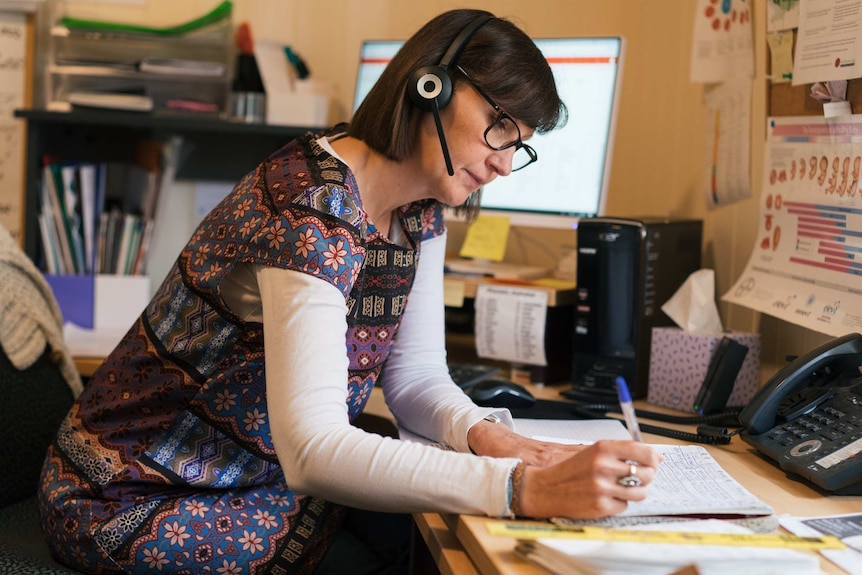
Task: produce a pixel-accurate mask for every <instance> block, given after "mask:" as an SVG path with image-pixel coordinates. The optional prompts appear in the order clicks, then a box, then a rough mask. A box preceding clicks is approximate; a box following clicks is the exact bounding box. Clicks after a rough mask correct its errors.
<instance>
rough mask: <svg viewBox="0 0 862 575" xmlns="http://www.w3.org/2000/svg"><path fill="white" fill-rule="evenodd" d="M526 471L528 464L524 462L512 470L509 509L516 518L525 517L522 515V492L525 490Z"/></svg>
mask: <svg viewBox="0 0 862 575" xmlns="http://www.w3.org/2000/svg"><path fill="white" fill-rule="evenodd" d="M526 469H527V464H526V463H525V462H523V461H522V462H521V463H519V464H518V465H516V466H515V468H514V469H512V474H511V475H510V476H509V485H510V486H511V489H512V497H511V499H510V500H509V509H510V510H511V511H512V515H514V516H515V517H521V516H523V513H521V492H522V491H523V490H524V471H526Z"/></svg>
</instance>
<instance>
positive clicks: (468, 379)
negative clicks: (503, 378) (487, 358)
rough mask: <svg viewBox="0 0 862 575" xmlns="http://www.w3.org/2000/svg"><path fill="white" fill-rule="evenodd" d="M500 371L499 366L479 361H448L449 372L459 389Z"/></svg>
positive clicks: (469, 386)
mask: <svg viewBox="0 0 862 575" xmlns="http://www.w3.org/2000/svg"><path fill="white" fill-rule="evenodd" d="M498 373H500V368H499V367H494V366H493V365H486V364H481V363H466V362H450V363H449V374H450V375H451V376H452V380H453V381H454V382H455V383H457V384H458V387H460V388H461V389H469V388H471V387H473V386H474V385H476V384H477V383H479V382H480V381H485V380H486V379H489V378H491V377H493V376H495V375H497V374H498Z"/></svg>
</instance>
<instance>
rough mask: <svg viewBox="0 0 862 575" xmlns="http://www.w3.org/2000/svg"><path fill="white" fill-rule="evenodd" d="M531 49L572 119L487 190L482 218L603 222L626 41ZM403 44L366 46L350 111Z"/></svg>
mask: <svg viewBox="0 0 862 575" xmlns="http://www.w3.org/2000/svg"><path fill="white" fill-rule="evenodd" d="M535 42H536V45H537V46H538V47H539V49H540V50H541V51H542V53H543V54H544V55H545V57H546V58H547V59H548V63H549V64H550V66H551V70H552V71H553V73H554V79H555V80H556V83H557V90H558V91H559V93H560V96H561V98H562V99H563V101H564V102H565V103H566V106H567V107H568V111H569V120H568V123H567V124H566V125H565V126H564V127H563V128H558V129H556V130H552V131H551V132H549V133H547V134H536V135H535V136H533V137H532V138H531V139H530V145H531V146H532V147H533V148H534V149H535V150H536V152H537V153H538V155H539V161H538V162H537V163H536V164H534V165H532V166H529V167H528V168H525V169H524V170H521V171H518V172H513V173H512V174H511V175H509V176H506V177H499V178H497V179H495V180H494V181H493V182H491V183H490V184H488V185H487V186H485V188H484V190H483V191H482V211H483V212H486V213H493V214H498V215H505V216H507V217H508V218H509V220H510V223H511V224H512V225H521V226H532V227H548V228H566V229H573V228H576V227H577V222H578V219H579V218H582V217H591V216H597V215H604V209H605V200H606V198H607V193H608V183H609V176H610V165H611V154H612V150H613V137H614V128H615V123H616V115H617V103H618V100H619V93H620V80H621V73H622V61H623V52H624V41H623V38H622V37H619V36H607V37H578V38H540V39H536V40H535ZM401 44H402V42H400V41H392V40H386V41H366V42H364V43H363V46H362V52H361V59H360V65H359V72H358V75H357V82H356V92H355V96H354V110H355V109H356V108H357V107H358V106H359V104H360V103H361V102H362V100H363V99H364V98H365V95H366V94H367V93H368V91H369V90H370V89H371V87H372V86H373V85H374V83H375V82H376V81H377V78H378V77H379V76H380V74H381V72H382V71H383V68H385V67H386V64H387V63H388V61H389V60H390V59H391V58H392V57H393V56H394V55H395V53H396V52H397V51H398V49H399V48H400V47H401Z"/></svg>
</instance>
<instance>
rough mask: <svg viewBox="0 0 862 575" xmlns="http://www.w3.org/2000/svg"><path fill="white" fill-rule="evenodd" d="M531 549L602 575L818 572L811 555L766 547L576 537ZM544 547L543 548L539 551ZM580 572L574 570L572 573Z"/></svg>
mask: <svg viewBox="0 0 862 575" xmlns="http://www.w3.org/2000/svg"><path fill="white" fill-rule="evenodd" d="M637 529H638V530H650V529H653V530H658V531H678V532H682V533H688V532H698V533H737V534H747V533H751V531H750V530H748V529H745V528H743V527H740V526H738V525H735V524H733V523H729V522H727V521H718V520H701V521H679V522H673V523H662V524H657V525H654V526H650V525H643V526H637ZM537 543H538V545H537V548H538V549H539V550H540V551H541V550H549V551H551V552H552V553H555V557H554V556H552V557H551V559H552V560H553V559H554V558H557V559H559V560H560V562H562V563H564V564H565V562H566V560H568V563H569V564H568V568H566V567H565V565H560V567H562V568H563V570H562V571H556V572H561V573H562V572H565V573H569V572H572V566H573V565H578V566H581V565H587V566H589V567H592V568H594V569H597V572H599V573H602V574H603V575H610V574H617V573H619V574H621V575H622V574H626V575H628V574H629V573H634V572H637V573H643V574H649V573H656V574H659V573H660V574H662V575H667V574H669V573H672V572H675V571H676V569H678V568H680V567H683V566H685V565H696V566H697V573H699V574H701V575H707V574H708V575H726V574H731V573H732V574H733V575H755V574H756V575H767V574H774V575H791V574H804V575H811V574H815V573H819V572H820V568H819V560H818V559H817V556H816V555H813V554H810V553H802V552H800V551H795V550H792V549H779V548H769V547H744V546H726V545H723V546H719V545H684V544H673V543H630V542H620V541H596V540H582V539H563V538H553V539H552V538H546V539H539V540H538V541H537ZM542 548H544V549H542ZM576 572H580V571H576Z"/></svg>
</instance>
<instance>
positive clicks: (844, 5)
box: [793, 0, 862, 86]
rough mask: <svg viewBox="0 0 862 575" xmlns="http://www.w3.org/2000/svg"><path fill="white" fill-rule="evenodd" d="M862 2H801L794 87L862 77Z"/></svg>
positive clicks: (829, 0) (826, 0)
mask: <svg viewBox="0 0 862 575" xmlns="http://www.w3.org/2000/svg"><path fill="white" fill-rule="evenodd" d="M860 32H862V0H799V32H798V33H797V35H796V57H795V58H794V66H793V85H794V86H797V85H800V84H811V83H813V82H824V81H827V80H850V79H853V78H859V77H860V76H862V34H860Z"/></svg>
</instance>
